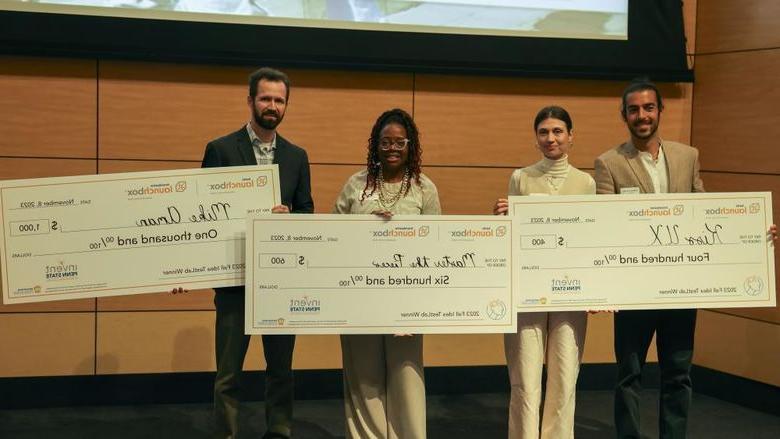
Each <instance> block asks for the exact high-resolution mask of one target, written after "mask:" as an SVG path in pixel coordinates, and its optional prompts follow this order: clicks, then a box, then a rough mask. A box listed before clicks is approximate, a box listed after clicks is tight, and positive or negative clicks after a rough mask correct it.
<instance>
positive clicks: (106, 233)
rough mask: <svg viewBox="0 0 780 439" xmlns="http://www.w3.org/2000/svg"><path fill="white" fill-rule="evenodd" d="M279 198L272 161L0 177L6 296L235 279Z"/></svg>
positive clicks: (25, 298) (11, 299)
mask: <svg viewBox="0 0 780 439" xmlns="http://www.w3.org/2000/svg"><path fill="white" fill-rule="evenodd" d="M279 203H280V192H279V175H278V167H277V166H276V165H271V166H240V167H229V168H209V169H185V170H172V171H156V172H133V173H125V174H103V175H87V176H79V177H54V178H41V179H31V180H7V181H0V208H1V209H2V229H3V230H2V234H1V235H0V255H2V256H1V257H2V282H3V303H6V304H9V303H22V302H40V301H48V300H61V299H76V298H84V297H100V296H114V295H124V294H134V293H150V292H156V291H166V290H170V289H171V288H173V287H184V288H211V287H219V286H230V285H242V284H243V283H244V228H245V221H246V216H247V213H249V212H254V213H257V212H269V211H270V210H271V207H273V206H274V205H276V204H279Z"/></svg>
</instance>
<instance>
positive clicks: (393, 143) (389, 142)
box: [379, 137, 409, 151]
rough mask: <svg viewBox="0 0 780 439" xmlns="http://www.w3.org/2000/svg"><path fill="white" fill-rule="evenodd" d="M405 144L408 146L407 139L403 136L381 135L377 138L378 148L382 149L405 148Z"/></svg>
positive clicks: (398, 149)
mask: <svg viewBox="0 0 780 439" xmlns="http://www.w3.org/2000/svg"><path fill="white" fill-rule="evenodd" d="M407 146H409V139H404V138H396V139H391V138H388V137H382V138H381V139H379V149H381V150H382V151H387V150H390V149H395V150H397V151H400V150H402V149H404V148H406V147H407Z"/></svg>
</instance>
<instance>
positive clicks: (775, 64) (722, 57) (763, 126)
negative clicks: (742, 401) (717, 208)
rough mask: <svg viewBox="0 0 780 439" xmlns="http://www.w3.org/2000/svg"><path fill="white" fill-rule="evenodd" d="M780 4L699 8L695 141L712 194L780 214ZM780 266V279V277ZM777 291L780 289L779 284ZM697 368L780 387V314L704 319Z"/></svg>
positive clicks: (726, 313) (741, 312)
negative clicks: (768, 200)
mask: <svg viewBox="0 0 780 439" xmlns="http://www.w3.org/2000/svg"><path fill="white" fill-rule="evenodd" d="M779 18H780V2H777V1H774V0H749V1H736V0H710V1H706V2H704V1H700V2H698V11H697V19H696V28H697V35H696V48H695V52H694V53H695V62H696V86H695V88H694V98H693V118H692V121H693V124H692V134H691V137H692V141H693V143H694V144H695V145H696V146H697V147H698V148H699V149H700V150H701V158H702V168H703V169H704V170H705V171H706V172H705V173H704V178H705V179H706V180H705V185H706V187H707V190H709V191H723V192H728V191H771V192H772V194H773V198H774V200H773V201H774V206H773V211H774V213H775V221H777V218H778V212H780V149H778V148H777V146H776V143H777V142H776V139H777V138H778V137H780V124H778V116H777V114H776V113H775V112H774V111H772V110H771V106H772V105H773V103H774V102H775V100H776V99H780V80H778V75H777V72H778V71H779V70H780V29H779V28H778V27H777V20H778V19H779ZM778 268H780V263H777V261H776V266H775V272H780V271H779V270H778ZM776 287H777V285H776ZM699 315H700V317H699V322H698V329H697V337H696V344H697V346H696V355H695V359H694V361H695V362H696V363H697V364H700V365H703V366H707V367H710V368H713V369H716V370H720V371H724V372H728V373H732V374H735V375H739V376H744V377H747V378H751V379H754V380H758V381H761V382H765V383H769V384H773V385H775V386H778V385H780V369H779V368H778V365H779V364H780V350H778V348H777V347H778V346H780V309H778V308H756V309H730V310H716V311H705V312H702V313H700V314H699Z"/></svg>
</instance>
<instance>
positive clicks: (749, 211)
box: [704, 203, 761, 216]
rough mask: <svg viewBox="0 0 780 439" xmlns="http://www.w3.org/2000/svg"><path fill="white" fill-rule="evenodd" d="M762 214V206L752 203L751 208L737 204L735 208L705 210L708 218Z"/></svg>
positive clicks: (722, 207)
mask: <svg viewBox="0 0 780 439" xmlns="http://www.w3.org/2000/svg"><path fill="white" fill-rule="evenodd" d="M757 213H761V205H760V204H759V203H751V204H750V205H749V206H748V205H746V204H743V203H737V204H735V205H733V206H720V207H715V208H713V209H704V214H705V215H707V216H741V215H755V214H757Z"/></svg>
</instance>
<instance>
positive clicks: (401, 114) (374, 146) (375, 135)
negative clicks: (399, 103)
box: [360, 108, 422, 201]
mask: <svg viewBox="0 0 780 439" xmlns="http://www.w3.org/2000/svg"><path fill="white" fill-rule="evenodd" d="M391 123H395V124H398V125H401V126H402V127H404V129H405V130H406V137H407V138H408V139H409V146H408V148H409V154H408V158H407V160H406V167H407V169H408V170H409V174H410V176H411V181H413V182H415V183H416V184H417V185H418V186H419V185H420V164H421V159H420V158H421V156H422V146H421V145H420V132H419V131H418V130H417V125H416V124H415V123H414V119H412V116H411V115H409V113H407V112H406V111H404V110H401V109H400V108H393V109H392V110H387V111H385V112H384V113H382V114H381V115H380V116H379V118H378V119H377V120H376V123H374V127H373V128H371V137H369V138H368V158H367V159H366V167H367V170H368V178H366V187H364V188H363V194H362V195H361V196H360V201H363V200H365V199H366V197H370V196H371V195H372V194H373V193H374V192H376V189H377V178H378V177H379V173H380V172H382V165H381V162H380V160H379V137H380V134H381V132H382V130H383V129H384V128H385V127H386V126H387V125H389V124H391ZM410 188H411V185H409V186H407V187H406V192H405V193H404V195H406V194H408V193H409V189H410Z"/></svg>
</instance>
